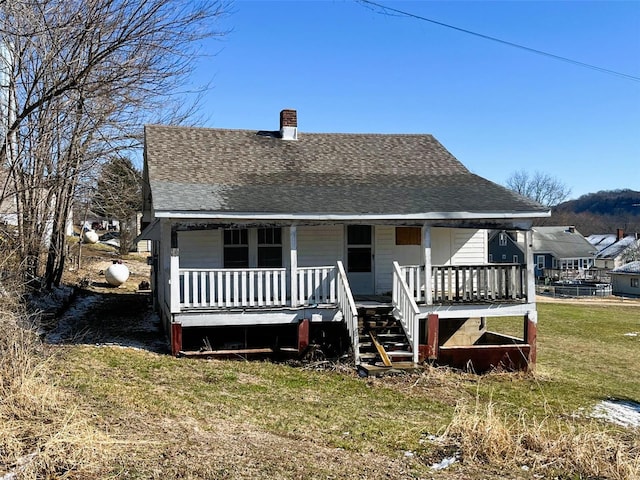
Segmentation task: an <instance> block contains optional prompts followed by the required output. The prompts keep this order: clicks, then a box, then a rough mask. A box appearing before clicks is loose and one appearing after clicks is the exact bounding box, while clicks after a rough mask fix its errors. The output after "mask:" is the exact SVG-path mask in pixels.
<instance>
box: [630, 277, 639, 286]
mask: <svg viewBox="0 0 640 480" xmlns="http://www.w3.org/2000/svg"><path fill="white" fill-rule="evenodd" d="M631 287H632V288H640V279H638V278H632V279H631Z"/></svg>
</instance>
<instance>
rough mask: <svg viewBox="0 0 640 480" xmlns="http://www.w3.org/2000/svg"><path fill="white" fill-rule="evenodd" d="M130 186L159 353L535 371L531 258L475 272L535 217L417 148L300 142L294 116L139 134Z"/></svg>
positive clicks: (448, 161)
mask: <svg viewBox="0 0 640 480" xmlns="http://www.w3.org/2000/svg"><path fill="white" fill-rule="evenodd" d="M143 180H144V181H143V184H144V185H143V205H144V206H143V226H144V231H143V233H142V234H141V236H140V237H139V238H141V239H149V240H152V251H153V256H152V262H151V263H152V282H151V283H152V295H153V301H154V304H155V307H156V308H157V310H158V312H159V313H160V316H161V318H162V321H163V323H164V325H165V327H166V330H167V332H168V333H169V336H170V342H171V349H172V352H173V354H176V355H178V354H196V353H197V352H198V351H201V350H204V351H205V352H206V353H207V354H208V355H209V354H211V355H213V354H218V355H225V354H229V355H234V354H243V355H244V354H249V353H259V352H277V353H283V352H288V351H291V350H293V351H295V352H301V351H304V350H305V348H306V347H307V346H308V345H309V343H310V342H311V343H317V342H321V343H322V344H323V345H325V346H326V348H328V349H331V348H333V349H335V350H339V349H340V348H344V349H347V350H348V351H349V352H350V354H351V355H353V359H354V361H355V363H356V364H357V365H360V366H365V365H371V364H375V363H376V362H377V363H383V364H384V365H386V366H388V365H390V364H392V363H393V364H395V363H397V362H402V361H408V362H409V363H415V362H418V361H421V360H423V359H431V360H434V361H439V362H442V363H449V364H460V365H463V366H464V365H466V364H467V362H469V361H475V362H476V365H481V364H482V363H483V362H484V363H485V364H486V365H487V366H488V365H489V363H491V362H493V365H497V364H498V363H500V362H503V363H512V364H515V365H517V366H520V367H522V366H523V365H524V366H525V367H526V365H527V364H529V363H530V362H533V361H534V360H535V329H536V325H537V323H536V322H537V314H536V305H535V288H534V276H533V260H532V259H533V257H532V251H531V250H530V249H528V250H527V258H528V261H527V263H526V265H505V266H501V265H498V264H489V263H488V262H487V260H486V259H487V231H488V229H508V230H519V231H522V232H524V235H526V236H527V237H528V238H529V237H530V235H531V230H530V227H531V223H532V220H533V219H534V218H536V217H542V216H549V215H550V213H549V212H548V210H547V209H546V208H544V207H542V206H541V205H538V204H537V203H534V202H531V201H529V200H528V199H525V198H524V197H521V196H519V195H517V194H515V193H513V192H511V191H509V190H507V189H505V188H503V187H501V186H499V185H497V184H494V183H492V182H490V181H488V180H485V179H484V178H481V177H479V176H477V175H475V174H473V173H471V172H470V171H469V170H467V169H466V168H465V167H464V166H463V165H462V164H461V163H460V162H459V161H458V160H457V159H456V158H455V157H454V156H453V155H451V153H449V152H448V151H447V150H446V149H445V148H444V147H443V146H442V145H441V144H440V143H439V142H438V141H437V140H436V139H435V138H434V137H433V136H431V135H380V134H323V133H299V132H298V125H297V112H296V111H295V110H283V111H282V112H281V113H280V128H279V130H275V131H266V130H263V131H253V130H227V129H208V128H192V127H172V126H160V125H149V126H146V127H145V150H144V169H143ZM528 244H531V242H530V241H529V242H528ZM492 316H512V317H513V316H516V317H519V318H522V319H523V320H524V321H523V337H522V338H518V339H516V338H515V337H506V336H504V337H501V336H497V335H494V334H492V333H491V332H489V331H487V330H486V322H485V319H486V318H487V317H492ZM457 332H458V333H459V335H456V333H457ZM465 332H466V333H465ZM470 332H471V333H470ZM467 334H468V335H467ZM459 338H461V339H462V340H456V339H459ZM447 342H449V343H447ZM460 343H462V345H460ZM467 347H472V348H473V351H471V350H469V348H467Z"/></svg>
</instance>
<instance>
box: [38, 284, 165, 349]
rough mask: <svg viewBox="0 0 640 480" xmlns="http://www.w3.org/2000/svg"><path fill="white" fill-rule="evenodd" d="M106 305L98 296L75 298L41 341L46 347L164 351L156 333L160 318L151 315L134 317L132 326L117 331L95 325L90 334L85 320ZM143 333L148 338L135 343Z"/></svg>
mask: <svg viewBox="0 0 640 480" xmlns="http://www.w3.org/2000/svg"><path fill="white" fill-rule="evenodd" d="M108 301H109V300H107V299H105V298H104V297H103V296H101V295H99V294H87V295H81V296H78V297H76V299H75V301H74V302H73V304H72V305H71V306H70V307H69V308H68V309H67V310H66V311H65V312H64V313H63V314H62V315H61V316H60V317H58V321H57V325H56V327H55V328H54V329H53V330H51V331H49V332H48V333H47V334H46V335H45V336H44V341H45V342H46V343H49V344H64V343H75V344H87V345H97V346H119V347H122V348H134V349H139V350H151V351H154V352H164V351H166V343H165V341H164V339H163V337H162V335H161V333H160V318H159V317H158V315H157V314H155V313H151V312H149V313H147V314H146V315H143V316H139V317H136V318H135V321H134V322H131V323H127V324H123V325H122V328H121V329H118V330H117V331H109V329H105V330H100V329H99V328H98V329H95V325H94V327H93V330H92V326H91V325H90V324H89V323H87V321H86V319H87V318H91V316H92V315H95V312H94V310H97V311H100V308H101V306H102V305H101V304H102V302H108ZM145 333H146V334H149V333H150V334H152V335H150V337H151V338H148V337H149V336H145V335H143V337H145V339H139V335H138V334H145Z"/></svg>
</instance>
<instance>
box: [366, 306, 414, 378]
mask: <svg viewBox="0 0 640 480" xmlns="http://www.w3.org/2000/svg"><path fill="white" fill-rule="evenodd" d="M392 311H393V307H392V306H390V305H382V306H380V307H378V308H373V307H371V306H366V307H361V308H358V330H359V332H358V333H359V340H360V342H359V354H360V362H361V364H362V365H366V366H384V367H385V368H392V367H393V365H395V363H396V362H399V361H403V360H404V361H407V360H411V359H412V358H413V352H412V349H411V345H410V343H409V341H408V340H407V337H406V335H405V333H404V330H403V329H402V326H401V325H400V323H399V322H398V320H397V319H396V318H395V317H394V316H393V314H392ZM376 343H377V345H376Z"/></svg>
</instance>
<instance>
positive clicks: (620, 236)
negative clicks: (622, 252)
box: [616, 228, 624, 242]
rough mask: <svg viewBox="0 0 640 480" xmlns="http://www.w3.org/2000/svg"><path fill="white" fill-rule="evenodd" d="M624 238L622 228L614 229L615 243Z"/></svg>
mask: <svg viewBox="0 0 640 480" xmlns="http://www.w3.org/2000/svg"><path fill="white" fill-rule="evenodd" d="M623 238H624V230H623V229H622V228H617V229H616V241H617V242H619V241H620V240H622V239H623Z"/></svg>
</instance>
